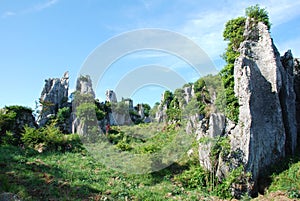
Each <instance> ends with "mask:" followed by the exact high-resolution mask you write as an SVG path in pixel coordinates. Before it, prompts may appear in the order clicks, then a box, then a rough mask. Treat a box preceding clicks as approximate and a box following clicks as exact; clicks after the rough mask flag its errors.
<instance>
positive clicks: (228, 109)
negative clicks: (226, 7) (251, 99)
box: [217, 17, 246, 122]
mask: <svg viewBox="0 0 300 201" xmlns="http://www.w3.org/2000/svg"><path fill="white" fill-rule="evenodd" d="M245 22H246V18H244V17H238V18H236V19H232V20H230V21H228V22H227V23H226V25H225V30H224V32H223V37H224V40H226V41H229V43H228V47H227V49H226V52H225V53H224V56H223V57H224V59H225V61H226V62H227V64H226V66H225V67H224V68H223V69H222V70H221V71H220V76H221V79H222V83H223V86H224V88H225V90H224V92H223V93H220V94H218V98H217V99H218V100H219V103H220V99H221V98H220V96H223V98H224V97H225V100H224V102H225V105H226V106H225V109H224V110H223V111H224V112H225V115H226V116H227V117H228V118H229V119H231V120H232V121H234V122H238V115H239V103H238V99H237V98H236V96H235V94H234V75H233V74H234V72H233V71H234V62H235V60H236V58H237V57H238V56H239V52H238V51H237V50H238V48H239V46H240V43H241V42H242V41H243V40H244V36H243V33H244V29H245ZM224 102H223V103H224Z"/></svg>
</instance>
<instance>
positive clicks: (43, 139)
mask: <svg viewBox="0 0 300 201" xmlns="http://www.w3.org/2000/svg"><path fill="white" fill-rule="evenodd" d="M21 140H22V142H23V143H24V145H25V146H26V147H29V148H33V149H36V150H38V151H39V152H43V151H45V150H47V151H79V150H82V144H81V141H80V138H79V136H78V135H77V134H69V135H64V134H63V133H62V132H61V131H60V130H59V129H58V128H57V127H55V126H54V125H48V126H46V127H44V128H39V129H35V128H31V127H28V126H25V127H24V133H23V135H22V138H21Z"/></svg>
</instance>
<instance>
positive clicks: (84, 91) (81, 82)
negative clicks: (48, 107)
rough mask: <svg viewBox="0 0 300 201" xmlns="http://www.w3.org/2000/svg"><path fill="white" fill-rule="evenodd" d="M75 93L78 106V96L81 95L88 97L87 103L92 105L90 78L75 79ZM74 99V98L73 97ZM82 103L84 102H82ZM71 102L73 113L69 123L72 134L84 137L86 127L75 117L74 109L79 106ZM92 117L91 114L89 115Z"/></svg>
mask: <svg viewBox="0 0 300 201" xmlns="http://www.w3.org/2000/svg"><path fill="white" fill-rule="evenodd" d="M76 92H77V93H79V96H77V101H76V102H78V103H76V104H79V105H80V102H81V100H80V98H81V97H80V96H81V95H89V98H88V99H89V102H90V103H93V101H94V99H95V93H94V90H93V85H92V80H91V78H90V76H88V75H86V76H80V77H79V78H78V79H77V82H76ZM75 99H76V97H75ZM83 102H86V101H84V100H83ZM76 104H75V103H74V102H73V104H72V105H73V106H72V107H73V108H72V109H73V112H72V113H71V122H72V133H78V134H79V135H84V134H86V133H87V132H88V130H87V129H88V125H87V124H86V123H84V122H83V121H81V120H80V118H79V117H77V116H76V107H78V106H79V105H76ZM91 115H93V114H91Z"/></svg>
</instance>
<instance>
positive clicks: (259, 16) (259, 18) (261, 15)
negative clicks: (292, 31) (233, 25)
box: [245, 4, 271, 30]
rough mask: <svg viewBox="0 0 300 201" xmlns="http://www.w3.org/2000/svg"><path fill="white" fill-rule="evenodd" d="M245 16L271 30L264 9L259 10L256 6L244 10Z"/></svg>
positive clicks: (266, 12)
mask: <svg viewBox="0 0 300 201" xmlns="http://www.w3.org/2000/svg"><path fill="white" fill-rule="evenodd" d="M245 13H246V16H247V17H250V18H253V19H254V20H255V21H256V22H263V23H264V24H265V25H266V26H267V27H268V29H269V30H270V28H271V23H270V21H269V14H268V11H267V10H266V9H265V8H260V7H259V5H258V4H256V5H255V6H250V7H248V8H246V12H245Z"/></svg>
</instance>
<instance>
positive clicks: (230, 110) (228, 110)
mask: <svg viewBox="0 0 300 201" xmlns="http://www.w3.org/2000/svg"><path fill="white" fill-rule="evenodd" d="M245 14H246V17H249V18H252V19H254V21H255V23H258V22H263V23H264V24H265V25H267V26H268V28H269V29H270V27H271V23H270V21H269V16H268V12H267V11H266V9H264V8H260V7H259V5H255V6H250V7H248V8H246V12H245ZM246 17H238V18H235V19H232V20H229V21H228V22H227V23H226V25H225V30H224V32H223V38H224V40H225V41H228V45H227V48H226V51H225V53H224V54H223V58H224V60H225V61H226V63H227V64H226V65H225V67H224V68H223V69H222V70H221V72H220V76H221V79H222V83H223V85H224V88H225V94H220V95H223V96H224V95H225V103H226V107H225V115H226V116H227V117H228V118H229V119H231V120H233V121H235V122H238V115H239V103H238V99H237V98H236V96H235V94H234V62H235V60H236V59H237V58H238V57H239V52H238V48H239V47H240V44H241V43H242V42H243V41H244V40H245V38H244V36H243V33H244V30H245V23H246Z"/></svg>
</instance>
